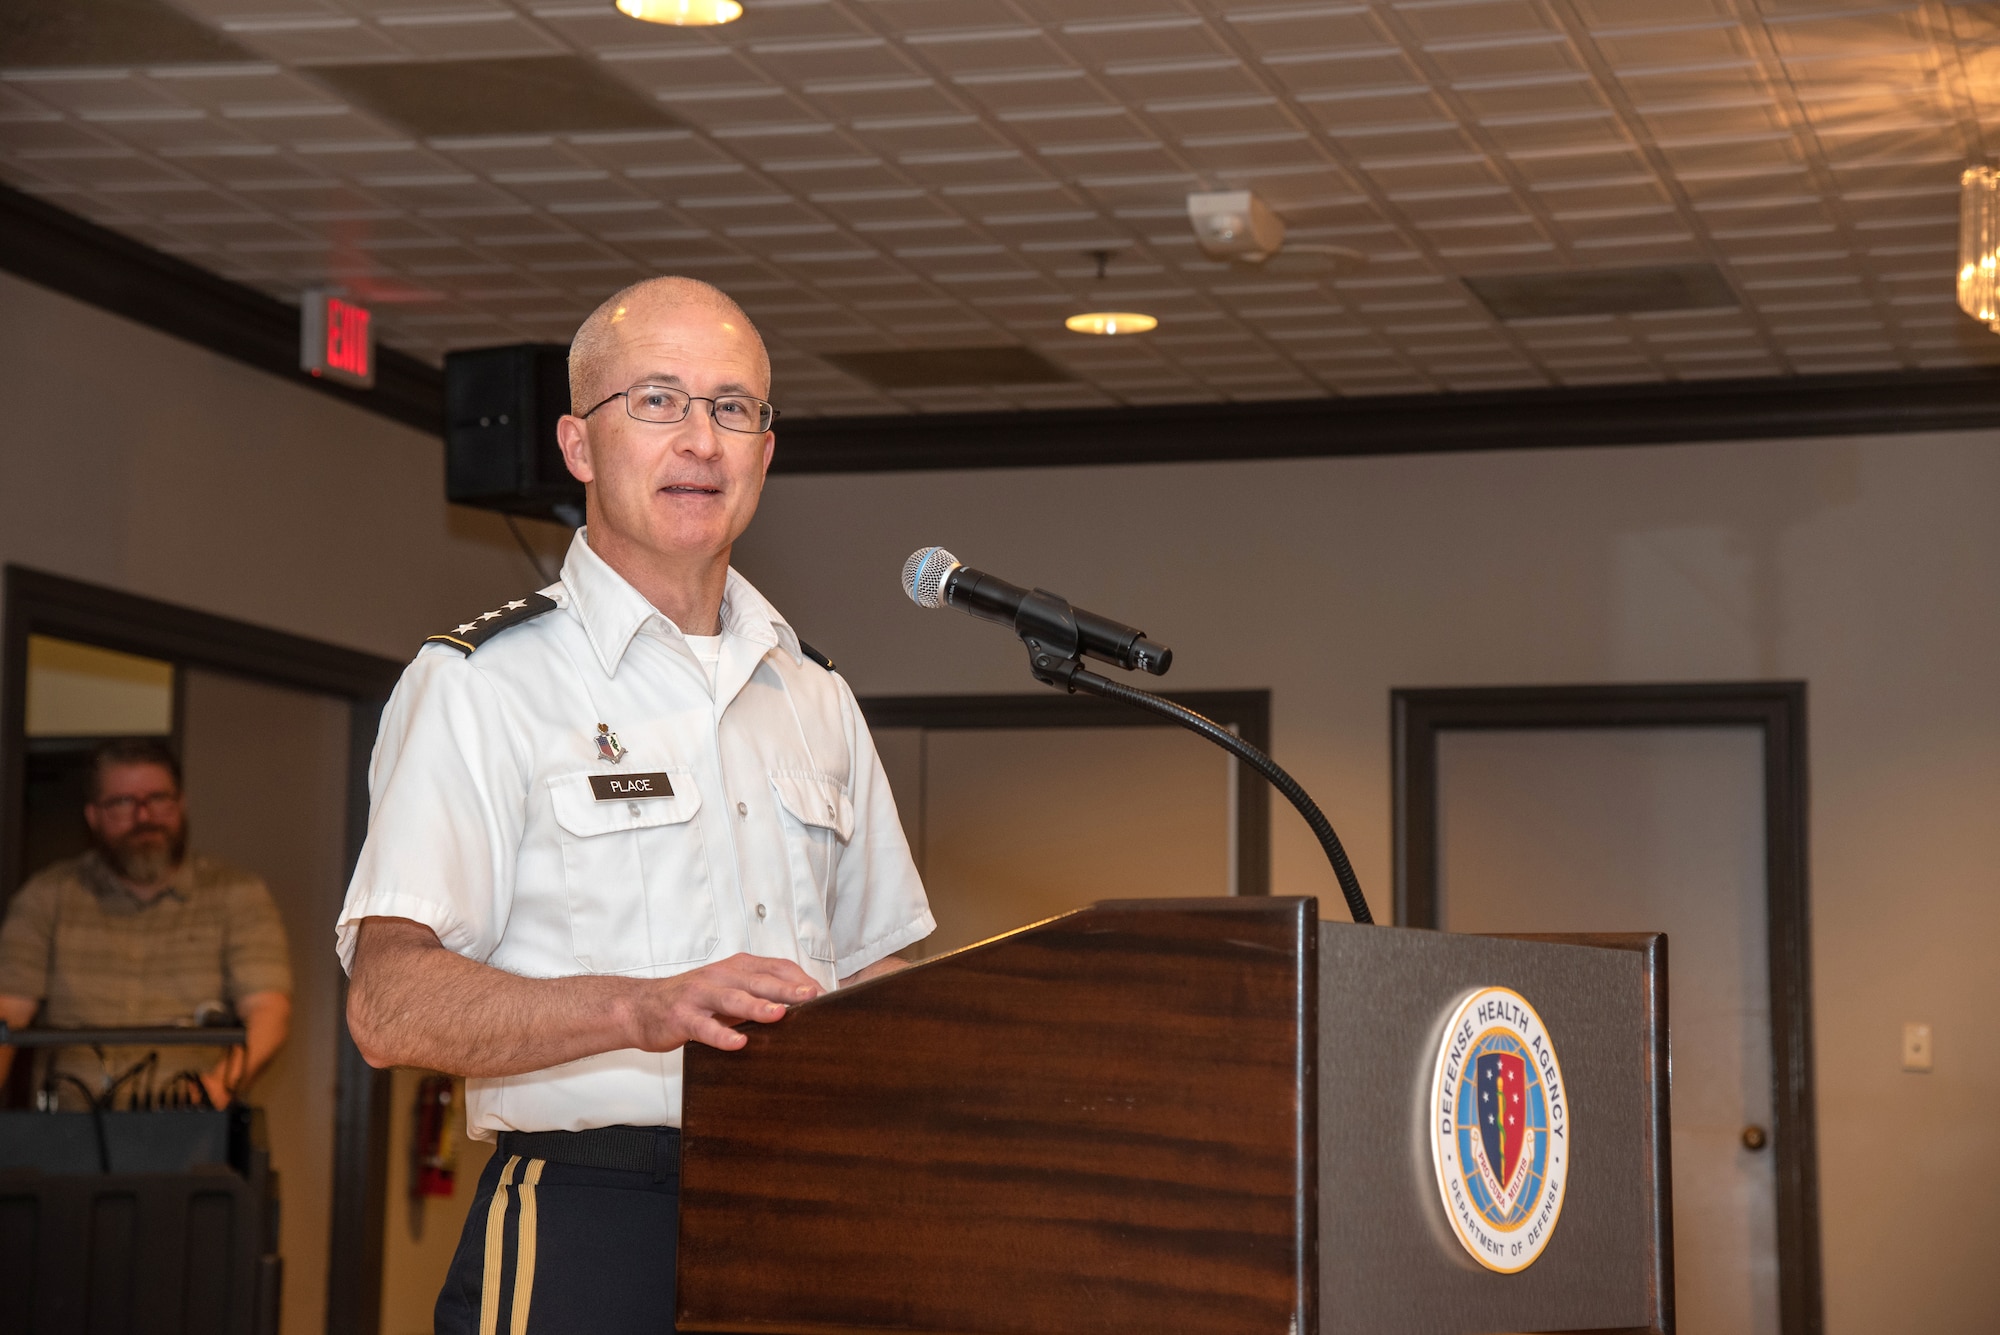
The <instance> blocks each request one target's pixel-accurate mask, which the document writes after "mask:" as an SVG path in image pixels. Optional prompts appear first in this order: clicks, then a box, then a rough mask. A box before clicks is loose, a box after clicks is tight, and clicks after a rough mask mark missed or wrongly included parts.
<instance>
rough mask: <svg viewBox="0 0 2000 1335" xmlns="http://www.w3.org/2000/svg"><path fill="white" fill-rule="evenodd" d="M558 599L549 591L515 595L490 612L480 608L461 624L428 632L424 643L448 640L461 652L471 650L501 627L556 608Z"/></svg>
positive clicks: (446, 641)
mask: <svg viewBox="0 0 2000 1335" xmlns="http://www.w3.org/2000/svg"><path fill="white" fill-rule="evenodd" d="M555 608H556V600H555V599H553V598H551V597H549V596H548V595H546V594H540V593H531V594H529V595H528V596H527V597H525V598H516V599H514V600H513V601H512V602H510V603H507V604H505V605H504V606H501V607H496V608H494V609H493V610H492V611H491V612H481V613H480V614H479V615H478V616H476V617H473V618H471V619H470V620H468V621H467V622H466V623H465V624H464V625H462V626H453V627H452V628H451V629H450V630H447V631H441V632H439V633H438V634H436V635H430V636H426V637H425V638H424V643H425V644H448V645H450V646H451V647H452V648H454V649H456V650H458V651H459V652H460V653H462V654H469V653H471V652H472V651H473V650H474V649H477V648H478V647H479V646H480V645H482V644H484V643H486V642H487V641H488V640H490V639H492V638H493V637H494V636H495V635H498V634H499V633H500V632H501V631H503V630H507V629H509V628H511V627H514V626H518V625H520V624H521V623H522V622H523V621H528V620H531V619H532V618H534V617H538V616H540V615H541V614H542V613H544V612H553V611H554V610H555Z"/></svg>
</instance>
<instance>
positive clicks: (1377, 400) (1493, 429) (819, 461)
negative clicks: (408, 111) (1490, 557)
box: [772, 367, 2000, 473]
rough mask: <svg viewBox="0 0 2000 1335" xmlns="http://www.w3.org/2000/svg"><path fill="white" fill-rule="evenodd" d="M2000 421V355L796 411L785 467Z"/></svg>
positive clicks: (1808, 432) (1098, 459) (1190, 457)
mask: <svg viewBox="0 0 2000 1335" xmlns="http://www.w3.org/2000/svg"><path fill="white" fill-rule="evenodd" d="M1994 427H2000V369H1996V368H1989V367H1978V368H1970V369H1964V370H1957V369H1954V370H1934V371H1891V372H1883V373H1877V374H1865V375H1863V374H1854V375H1825V376H1787V377H1774V378H1768V379H1745V380H1704V381H1695V382H1685V383H1675V384H1642V385H1602V386H1590V387H1579V388H1562V389H1519V390H1497V391H1493V392H1490V393H1478V394H1401V395H1383V396H1380V397H1366V398H1348V399H1341V398H1319V399H1298V400H1284V401H1279V402H1272V403H1195V404H1174V405H1171V406H1160V407H1126V408H1085V409H1065V410H1051V411H1037V412H990V413H920V414H907V415H903V416H897V417H844V418H843V417H817V418H803V419H797V420H793V421H788V422H787V423H786V424H785V427H784V429H783V430H781V431H780V432H779V433H778V452H777V456H776V460H775V462H774V463H773V465H772V468H773V471H775V472H780V473H868V472H894V471H907V470H928V469H952V468H1030V467H1035V468H1046V467H1057V466H1062V465H1069V464H1155V463H1205V462H1212V461H1215V460H1219V459H1229V460H1236V459H1296V458H1319V457H1331V456H1349V455H1378V454H1437V453H1453V452H1460V451H1488V450H1529V449H1557V448H1577V447H1588V446H1610V445H1672V444H1689V443H1696V442H1700V441H1718V440H1759V439H1768V438H1774V437H1789V436H1852V435H1867V434H1877V433H1894V432H1910V431H1956V430H1969V429H1975V428H1979V429H1991V428H1994Z"/></svg>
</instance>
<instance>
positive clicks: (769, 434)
mask: <svg viewBox="0 0 2000 1335" xmlns="http://www.w3.org/2000/svg"><path fill="white" fill-rule="evenodd" d="M777 452H778V433H777V432H775V431H766V432H765V433H764V476H765V477H769V476H770V475H771V456H772V455H774V454H776V453H777Z"/></svg>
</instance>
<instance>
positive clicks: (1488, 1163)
mask: <svg viewBox="0 0 2000 1335" xmlns="http://www.w3.org/2000/svg"><path fill="white" fill-rule="evenodd" d="M1430 1118H1431V1123H1430V1140H1431V1162H1432V1163H1433V1164H1434V1165H1435V1166H1436V1168H1437V1183H1438V1193H1439V1195H1440V1196H1441V1197H1442V1198H1443V1200H1444V1212H1445V1215H1446V1217H1447V1218H1449V1219H1450V1220H1451V1228H1452V1232H1453V1233H1454V1234H1456V1235H1457V1237H1458V1240H1459V1242H1461V1243H1463V1244H1464V1246H1465V1250H1466V1251H1468V1252H1470V1253H1471V1254H1472V1257H1473V1259H1474V1260H1476V1261H1478V1262H1479V1264H1481V1265H1483V1266H1485V1267H1486V1268H1487V1269H1488V1270H1497V1271H1499V1272H1501V1273H1502V1274H1512V1273H1514V1272H1515V1271H1518V1270H1525V1269H1527V1268H1528V1267H1529V1266H1531V1265H1533V1264H1534V1263H1535V1260H1536V1258H1538V1257H1539V1256H1541V1254H1542V1250H1543V1248H1545V1247H1547V1246H1548V1245H1549V1238H1550V1237H1551V1236H1552V1235H1553V1234H1554V1233H1555V1229H1556V1221H1557V1220H1558V1219H1559V1218H1561V1217H1562V1207H1563V1193H1564V1190H1565V1188H1566V1187H1567V1186H1568V1183H1569V1166H1570V1122H1569V1097H1568V1089H1567V1087H1566V1086H1565V1085H1564V1084H1563V1077H1562V1063H1560V1062H1558V1061H1557V1060H1556V1049H1555V1044H1554V1042H1553V1041H1551V1039H1550V1038H1549V1031H1548V1026H1546V1025H1544V1024H1543V1023H1542V1017H1541V1016H1539V1015H1537V1014H1536V1013H1535V1008H1534V1007H1533V1006H1531V1005H1529V1004H1528V1001H1527V998H1525V997H1523V996H1522V995H1521V994H1520V993H1518V992H1515V991H1513V990H1512V989H1510V988H1505V987H1485V988H1481V989H1479V990H1478V991H1477V992H1474V993H1472V994H1471V995H1470V996H1468V997H1466V998H1465V1000H1464V1001H1462V1002H1460V1003H1459V1005H1458V1006H1457V1007H1456V1009H1454V1010H1453V1011H1452V1015H1451V1022H1450V1023H1449V1024H1447V1025H1446V1026H1445V1031H1444V1041H1443V1043H1441V1044H1440V1045H1439V1047H1438V1056H1437V1068H1436V1071H1435V1073H1434V1074H1433V1076H1432V1077H1431V1101H1430Z"/></svg>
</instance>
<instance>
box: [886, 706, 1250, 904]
mask: <svg viewBox="0 0 2000 1335" xmlns="http://www.w3.org/2000/svg"><path fill="white" fill-rule="evenodd" d="M1173 699H1174V701H1175V702H1176V703H1177V704H1181V705H1185V706H1186V707H1187V708H1189V709H1192V710H1194V711H1195V712H1196V713H1197V714H1205V715H1207V716H1208V717H1209V718H1211V719H1213V720H1215V721H1216V722H1217V723H1220V724H1222V726H1224V727H1225V728H1229V727H1233V728H1234V729H1235V730H1236V735H1237V736H1239V737H1241V738H1242V739H1243V740H1244V741H1246V742H1248V743H1250V744H1251V745H1252V746H1254V747H1256V748H1257V749H1258V750H1260V751H1263V752H1264V753H1266V754H1267V755H1268V754H1269V753H1270V750H1271V693H1270V692H1269V691H1267V690H1266V691H1186V692H1176V693H1175V694H1174V696H1173ZM859 703H860V705H861V713H862V716H863V717H865V718H866V719H867V720H868V726H869V727H870V728H932V729H965V728H1171V727H1175V726H1176V725H1175V724H1173V723H1171V722H1169V721H1167V720H1166V719H1163V718H1161V717H1159V716H1158V715H1156V714H1148V713H1145V712H1144V711H1142V710H1137V709H1133V708H1132V707H1131V706H1129V705H1122V704H1119V703H1118V702H1117V701H1115V700H1105V699H1101V698H1099V697H1097V696H1094V695H1065V694H1061V693H1059V692H1056V691H1045V692H1042V693H1039V694H1026V695H874V696H863V697H861V699H860V702H859ZM1188 745H1190V746H1198V745H1201V743H1200V742H1199V741H1198V740H1197V739H1195V738H1194V737H1192V736H1190V737H1189V738H1188ZM1236 893H1237V894H1239V895H1268V894H1270V893H1271V786H1270V785H1269V784H1267V783H1266V782H1264V779H1263V776H1262V775H1259V774H1257V773H1255V772H1253V771H1251V770H1248V769H1246V768H1245V767H1244V765H1243V763H1242V762H1241V761H1238V762H1236Z"/></svg>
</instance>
